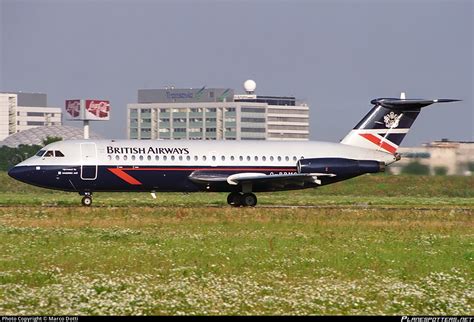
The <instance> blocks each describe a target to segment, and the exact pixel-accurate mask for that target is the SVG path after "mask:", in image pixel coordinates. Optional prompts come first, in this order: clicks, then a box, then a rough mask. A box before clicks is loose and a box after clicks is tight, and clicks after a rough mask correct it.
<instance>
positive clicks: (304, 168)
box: [296, 158, 385, 176]
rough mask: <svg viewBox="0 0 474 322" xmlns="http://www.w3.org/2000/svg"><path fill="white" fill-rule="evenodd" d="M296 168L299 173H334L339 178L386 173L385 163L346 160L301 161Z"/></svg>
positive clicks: (319, 159) (321, 159)
mask: <svg viewBox="0 0 474 322" xmlns="http://www.w3.org/2000/svg"><path fill="white" fill-rule="evenodd" d="M296 166H297V169H298V173H334V174H336V175H337V176H356V175H360V174H364V173H376V172H384V171H385V163H384V162H380V161H375V160H353V159H344V158H318V159H301V160H298V163H297V165H296Z"/></svg>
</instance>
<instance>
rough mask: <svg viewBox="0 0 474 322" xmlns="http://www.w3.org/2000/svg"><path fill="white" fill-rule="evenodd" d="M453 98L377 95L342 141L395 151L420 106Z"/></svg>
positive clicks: (418, 112) (445, 101)
mask: <svg viewBox="0 0 474 322" xmlns="http://www.w3.org/2000/svg"><path fill="white" fill-rule="evenodd" d="M455 101H458V100H453V99H435V100H424V99H405V98H404V96H403V97H402V98H378V99H374V100H372V102H371V103H372V104H374V107H373V108H372V109H371V110H370V112H369V113H367V115H366V116H364V118H363V119H362V120H361V121H360V122H359V123H358V124H357V125H356V126H355V127H354V129H352V131H350V132H349V134H347V135H346V137H345V138H344V139H342V141H341V143H343V144H348V145H353V146H358V147H362V148H366V149H371V150H379V151H384V152H388V153H391V154H395V153H396V152H397V149H398V146H399V145H400V144H401V143H402V141H403V139H404V138H405V136H406V135H407V133H408V131H409V130H410V128H411V126H412V125H413V123H414V122H415V120H416V118H417V117H418V115H419V114H420V110H421V108H422V107H425V106H428V105H431V104H433V103H447V102H455Z"/></svg>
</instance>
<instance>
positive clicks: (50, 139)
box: [43, 136, 63, 146]
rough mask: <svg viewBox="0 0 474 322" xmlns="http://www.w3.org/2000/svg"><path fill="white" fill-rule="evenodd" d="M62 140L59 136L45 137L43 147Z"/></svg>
mask: <svg viewBox="0 0 474 322" xmlns="http://www.w3.org/2000/svg"><path fill="white" fill-rule="evenodd" d="M62 139H63V138H62V137H60V136H47V137H46V138H44V139H43V146H46V145H48V144H50V143H53V142H57V141H62Z"/></svg>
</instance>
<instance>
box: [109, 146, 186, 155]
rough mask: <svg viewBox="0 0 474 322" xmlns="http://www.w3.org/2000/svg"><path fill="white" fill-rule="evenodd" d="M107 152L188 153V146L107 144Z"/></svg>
mask: <svg viewBox="0 0 474 322" xmlns="http://www.w3.org/2000/svg"><path fill="white" fill-rule="evenodd" d="M107 153H108V154H189V149H188V148H154V147H152V146H150V147H148V148H137V147H115V146H107Z"/></svg>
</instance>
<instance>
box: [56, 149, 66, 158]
mask: <svg viewBox="0 0 474 322" xmlns="http://www.w3.org/2000/svg"><path fill="white" fill-rule="evenodd" d="M54 156H55V157H64V154H63V153H62V152H61V151H58V150H56V151H54Z"/></svg>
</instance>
